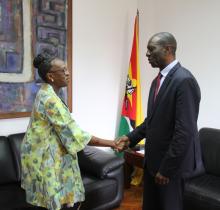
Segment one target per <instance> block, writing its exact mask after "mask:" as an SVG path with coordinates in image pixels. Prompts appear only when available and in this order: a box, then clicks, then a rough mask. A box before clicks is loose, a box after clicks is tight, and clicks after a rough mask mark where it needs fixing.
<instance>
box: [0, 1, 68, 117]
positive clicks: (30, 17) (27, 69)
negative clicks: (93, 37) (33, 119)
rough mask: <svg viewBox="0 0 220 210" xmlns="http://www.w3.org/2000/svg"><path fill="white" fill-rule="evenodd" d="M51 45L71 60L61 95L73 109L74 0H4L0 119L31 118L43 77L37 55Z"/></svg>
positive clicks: (0, 18) (0, 9)
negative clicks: (36, 63) (40, 74)
mask: <svg viewBox="0 0 220 210" xmlns="http://www.w3.org/2000/svg"><path fill="white" fill-rule="evenodd" d="M47 48H49V49H50V50H51V49H52V50H53V51H54V53H56V55H57V57H59V58H61V59H63V60H64V61H65V62H66V63H67V68H68V70H69V72H70V81H69V84H68V86H67V88H64V89H63V90H62V91H61V93H60V97H61V98H62V99H63V100H64V101H65V102H66V104H67V105H68V107H69V110H70V112H71V111H72V0H32V1H23V0H16V1H14V0H3V1H1V2H0V119H9V118H20V117H29V116H30V114H31V111H32V106H33V102H34V99H35V96H36V93H37V91H38V90H39V88H40V86H41V84H42V80H41V79H40V77H39V76H38V74H37V71H36V69H34V67H33V65H32V62H33V58H34V57H35V56H36V55H37V54H38V53H40V52H41V51H43V50H45V49H47Z"/></svg>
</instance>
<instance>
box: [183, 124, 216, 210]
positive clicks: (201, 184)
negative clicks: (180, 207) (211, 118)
mask: <svg viewBox="0 0 220 210" xmlns="http://www.w3.org/2000/svg"><path fill="white" fill-rule="evenodd" d="M199 138H200V142H201V149H202V158H203V163H204V167H205V173H204V174H202V175H200V176H197V177H194V178H191V179H189V180H188V181H187V182H186V185H185V194H184V210H219V209H220V130H219V129H214V128H202V129H201V130H200V131H199Z"/></svg>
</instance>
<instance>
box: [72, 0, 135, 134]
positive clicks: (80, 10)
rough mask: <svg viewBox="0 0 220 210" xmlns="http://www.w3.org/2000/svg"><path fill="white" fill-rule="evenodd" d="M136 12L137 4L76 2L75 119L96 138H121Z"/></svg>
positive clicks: (128, 1) (96, 0)
mask: <svg viewBox="0 0 220 210" xmlns="http://www.w3.org/2000/svg"><path fill="white" fill-rule="evenodd" d="M136 10H137V1H136V0H135V1H134V0H111V1H109V0H93V1H88V0H78V1H74V5H73V117H74V118H75V119H76V120H77V122H78V123H79V124H80V126H81V127H83V128H84V129H86V130H88V131H90V132H91V133H92V134H93V135H97V136H100V137H105V138H114V137H115V134H116V133H117V130H118V128H117V125H118V120H119V115H120V112H121V104H122V98H123V94H124V89H125V81H126V74H127V72H128V65H129V58H130V51H131V44H132V43H131V42H132V38H133V25H134V18H135V15H136Z"/></svg>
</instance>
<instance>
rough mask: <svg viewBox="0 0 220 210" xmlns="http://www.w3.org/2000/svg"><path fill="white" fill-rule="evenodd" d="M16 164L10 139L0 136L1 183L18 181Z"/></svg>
mask: <svg viewBox="0 0 220 210" xmlns="http://www.w3.org/2000/svg"><path fill="white" fill-rule="evenodd" d="M14 168H15V164H14V161H13V157H12V152H11V148H10V146H9V142H8V139H7V138H6V137H3V136H0V169H1V173H0V184H6V183H11V182H17V181H18V180H17V178H16V171H15V169H14Z"/></svg>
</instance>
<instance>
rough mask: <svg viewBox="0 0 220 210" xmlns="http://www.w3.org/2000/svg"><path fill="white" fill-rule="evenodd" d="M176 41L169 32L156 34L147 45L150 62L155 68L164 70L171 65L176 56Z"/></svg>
mask: <svg viewBox="0 0 220 210" xmlns="http://www.w3.org/2000/svg"><path fill="white" fill-rule="evenodd" d="M176 47H177V43H176V39H175V38H174V36H173V35H172V34H170V33H168V32H160V33H157V34H154V35H153V36H152V37H151V38H150V40H149V41H148V45H147V53H146V56H147V57H148V61H149V63H150V64H151V66H152V67H154V68H159V69H160V70H162V69H163V68H165V67H166V66H167V65H169V64H170V63H171V62H172V61H173V60H175V56H176Z"/></svg>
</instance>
